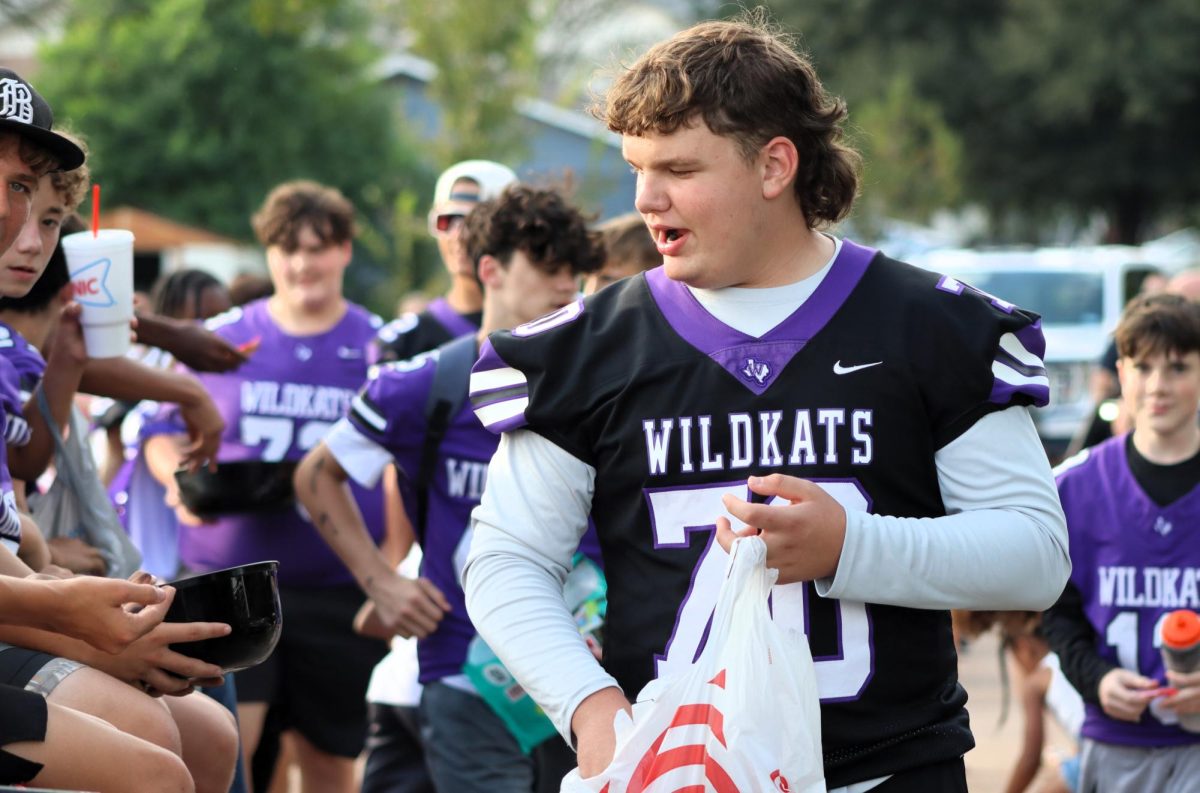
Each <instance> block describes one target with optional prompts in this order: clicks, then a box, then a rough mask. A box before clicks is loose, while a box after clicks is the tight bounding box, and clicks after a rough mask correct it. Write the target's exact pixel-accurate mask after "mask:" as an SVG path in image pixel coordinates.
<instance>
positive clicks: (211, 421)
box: [179, 390, 225, 473]
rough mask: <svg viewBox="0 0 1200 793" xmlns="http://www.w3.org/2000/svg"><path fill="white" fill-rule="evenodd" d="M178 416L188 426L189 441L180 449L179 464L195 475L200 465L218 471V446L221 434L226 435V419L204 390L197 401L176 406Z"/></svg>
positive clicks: (197, 397) (197, 396) (199, 391)
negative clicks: (177, 407) (181, 455)
mask: <svg viewBox="0 0 1200 793" xmlns="http://www.w3.org/2000/svg"><path fill="white" fill-rule="evenodd" d="M179 417H180V418H182V419H183V423H184V424H185V425H187V431H188V438H189V442H188V444H187V445H186V446H183V447H182V448H181V449H180V452H181V453H182V454H183V457H182V458H181V459H180V461H179V464H180V465H181V466H183V467H185V468H187V469H188V471H189V472H190V473H195V472H196V471H197V470H199V469H200V468H201V467H203V466H207V467H208V470H210V471H216V470H217V449H219V448H220V447H221V435H222V433H224V432H225V419H224V418H222V417H221V413H220V411H218V410H217V406H216V404H214V403H213V401H212V397H210V396H209V395H208V394H207V393H205V392H204V391H203V390H198V391H197V392H196V398H195V399H194V400H191V401H188V402H186V403H185V402H180V403H179Z"/></svg>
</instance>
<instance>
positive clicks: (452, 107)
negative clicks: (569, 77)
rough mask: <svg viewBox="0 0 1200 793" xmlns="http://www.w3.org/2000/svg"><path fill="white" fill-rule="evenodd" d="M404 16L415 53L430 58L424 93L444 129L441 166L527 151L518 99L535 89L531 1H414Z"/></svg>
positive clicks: (506, 157) (439, 146)
mask: <svg viewBox="0 0 1200 793" xmlns="http://www.w3.org/2000/svg"><path fill="white" fill-rule="evenodd" d="M405 9H406V11H405V14H404V21H405V23H406V25H407V26H408V27H409V29H410V30H411V31H412V34H413V43H412V51H413V52H414V53H415V54H417V55H419V56H421V57H423V58H425V59H427V60H429V61H432V62H433V63H434V64H435V65H436V66H437V69H438V71H437V75H436V76H435V77H434V78H433V80H432V81H431V82H430V84H429V95H430V97H431V98H432V99H433V100H434V101H435V102H437V103H438V105H439V106H440V107H441V110H442V119H443V128H444V134H443V136H442V139H441V140H440V141H438V143H437V144H436V145H435V147H434V149H435V152H436V154H437V155H438V157H439V159H440V160H441V161H442V162H445V163H446V164H449V163H452V162H455V161H457V160H461V159H467V158H471V157H480V156H485V153H486V156H487V157H488V158H490V159H495V160H500V161H512V160H515V159H518V158H519V157H520V156H521V154H522V153H523V151H524V141H523V140H522V131H521V127H520V125H519V123H518V119H517V113H516V111H515V109H514V108H515V105H516V102H517V100H518V99H521V98H527V97H530V96H533V95H535V94H536V89H537V71H538V68H537V67H538V59H537V53H536V51H535V49H534V37H535V36H536V35H537V30H538V20H537V19H536V18H535V16H534V11H533V8H532V4H531V3H530V2H528V0H486V2H470V3H467V2H447V1H446V0H411V2H409V3H406V4H405Z"/></svg>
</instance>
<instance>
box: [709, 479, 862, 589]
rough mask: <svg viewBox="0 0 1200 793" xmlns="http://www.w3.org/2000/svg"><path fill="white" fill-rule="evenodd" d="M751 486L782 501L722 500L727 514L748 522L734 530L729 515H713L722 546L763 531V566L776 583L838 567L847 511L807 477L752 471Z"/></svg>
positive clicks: (813, 576)
mask: <svg viewBox="0 0 1200 793" xmlns="http://www.w3.org/2000/svg"><path fill="white" fill-rule="evenodd" d="M747 482H748V484H749V486H750V490H751V491H753V492H754V493H757V494H758V495H760V496H764V497H765V498H766V500H767V501H770V500H771V498H772V497H779V498H781V499H784V500H786V501H788V502H789V503H788V504H787V505H786V506H777V505H770V504H752V503H750V502H748V501H743V500H742V499H740V498H737V497H736V496H731V495H726V496H724V498H723V499H722V501H723V502H724V504H725V509H727V510H729V514H730V515H733V516H734V517H735V518H737V519H738V520H740V521H742V522H744V523H745V524H746V528H745V529H742V530H741V531H736V532H735V531H734V530H733V527H732V524H730V522H729V519H728V518H725V517H720V518H717V541H718V542H720V543H721V547H722V548H724V549H725V550H726V551H728V550H729V548H730V546H732V545H733V541H734V540H735V539H737V538H738V537H748V536H752V535H754V534H756V533H760V532H761V536H762V539H763V542H765V543H766V545H767V567H773V568H775V569H777V570H778V571H779V583H780V584H790V583H793V582H796V581H812V580H813V579H817V578H831V577H832V576H833V574H834V573H836V572H837V566H838V562H839V561H840V560H841V557H842V543H843V542H844V541H845V539H846V510H845V508H844V507H843V506H842V505H841V504H839V503H838V502H837V501H835V500H834V498H833V496H831V495H829V494H828V493H826V492H825V491H824V490H822V489H821V488H820V487H818V486H817V485H815V484H813V483H812V482H810V481H808V480H807V479H798V478H796V477H794V476H784V475H783V474H771V475H769V476H752V477H750V478H749V479H748V480H747Z"/></svg>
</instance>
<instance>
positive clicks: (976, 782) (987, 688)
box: [958, 634, 1071, 793]
mask: <svg viewBox="0 0 1200 793" xmlns="http://www.w3.org/2000/svg"><path fill="white" fill-rule="evenodd" d="M998 649H999V643H998V640H997V639H996V637H995V636H994V635H993V634H989V635H987V636H986V637H983V638H980V639H978V640H977V641H975V642H974V643H972V644H971V646H970V647H969V648H968V649H967V651H966V652H964V653H963V654H962V655H961V656H960V657H959V662H958V671H959V678H960V680H961V681H962V684H963V687H964V688H966V689H967V695H968V696H969V697H970V699H969V700H968V701H967V710H968V711H970V713H971V730H972V731H973V732H974V733H975V749H974V751H972V752H970V753H968V754H967V760H966V762H967V784H968V785H969V786H970V789H971V793H1003V791H1004V783H1005V782H1006V781H1007V780H1008V774H1009V771H1010V770H1011V768H1012V764H1013V763H1014V762H1016V759H1017V754H1018V753H1019V752H1020V749H1021V729H1022V722H1023V715H1022V713H1021V708H1020V703H1019V702H1018V701H1017V698H1016V695H1015V694H1010V702H1009V715H1008V719H1007V720H1006V721H1005V723H1004V725H1002V726H998V725H997V721H998V719H999V718H1000V705H1001V688H1000V667H999V661H998V660H997V652H998ZM1009 673H1010V675H1011V674H1012V671H1011V665H1010V672H1009ZM1070 747H1071V742H1070V740H1069V739H1068V738H1067V737H1066V735H1065V734H1064V733H1063V732H1062V730H1060V729H1059V728H1058V725H1057V724H1055V723H1054V722H1053V720H1052V719H1048V720H1047V725H1046V748H1047V749H1049V750H1051V751H1053V750H1055V749H1062V750H1064V751H1066V750H1067V749H1069V748H1070Z"/></svg>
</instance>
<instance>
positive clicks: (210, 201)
mask: <svg viewBox="0 0 1200 793" xmlns="http://www.w3.org/2000/svg"><path fill="white" fill-rule="evenodd" d="M361 24H362V20H360V19H357V18H356V17H355V15H354V13H353V12H352V10H350V9H349V7H348V6H346V5H343V4H338V3H336V2H332V0H252V1H251V2H245V1H244V0H89V2H87V3H79V4H76V5H75V6H74V7H73V9H72V11H71V12H70V15H69V18H68V20H67V24H66V25H65V34H64V36H63V37H62V39H61V40H59V41H57V42H55V43H53V44H51V45H49V46H47V47H45V48H44V52H43V61H44V66H43V69H42V73H41V74H40V75H39V87H41V88H42V89H43V90H44V92H45V93H46V94H47V96H48V97H50V98H51V100H52V101H53V103H54V106H55V108H56V111H57V113H58V115H59V117H60V118H62V119H64V120H66V121H67V122H68V123H69V124H71V125H72V126H74V127H76V128H78V129H79V130H80V131H81V132H82V133H84V135H85V136H86V137H87V138H88V141H89V143H90V145H91V148H92V152H93V156H92V160H91V161H92V165H93V170H94V172H95V175H96V178H97V180H98V181H100V182H101V183H102V184H103V185H104V189H105V193H106V195H107V196H109V197H110V198H109V200H110V201H111V202H113V203H114V204H116V203H128V204H135V205H138V206H141V207H144V208H147V209H150V210H153V211H156V212H159V213H161V214H163V215H166V216H169V217H173V218H176V219H178V220H181V221H184V222H188V223H194V224H197V225H200V226H203V227H206V228H211V229H213V230H216V231H219V232H221V233H224V234H227V235H230V236H233V237H236V238H241V239H247V238H248V237H249V236H250V233H249V225H248V218H249V216H250V214H251V213H252V211H253V210H254V208H256V207H257V206H258V205H259V204H260V203H261V201H262V199H263V197H264V196H265V195H266V193H267V192H268V191H269V189H270V188H271V187H273V186H274V185H275V184H277V183H279V182H281V181H284V180H287V179H294V178H312V179H317V180H319V181H322V182H325V183H328V184H331V185H334V186H337V187H338V188H340V189H342V190H343V191H344V192H346V193H347V195H349V196H350V197H351V198H352V200H354V201H355V202H356V203H358V204H359V205H360V207H362V208H364V209H367V210H368V211H369V210H370V208H371V207H389V208H390V205H391V202H392V199H393V198H394V196H395V194H396V193H397V192H399V188H400V187H401V185H403V184H404V182H405V176H407V175H409V174H411V173H413V172H414V169H415V163H414V162H413V159H412V157H411V155H409V156H407V157H406V156H405V152H404V151H403V150H402V149H401V148H400V147H399V146H398V145H397V143H396V137H395V134H394V132H393V123H392V117H391V112H392V111H391V110H390V105H389V102H388V100H387V96H386V94H385V93H381V90H382V89H381V87H380V86H379V85H378V84H377V83H376V81H375V80H373V79H372V77H371V75H370V68H371V66H372V64H373V63H374V58H375V54H374V52H373V51H372V50H371V49H370V48H369V47H367V46H366V45H365V44H364V39H362V37H361V36H360V35H358V33H359V30H360V26H361ZM388 211H390V209H389V210H388Z"/></svg>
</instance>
